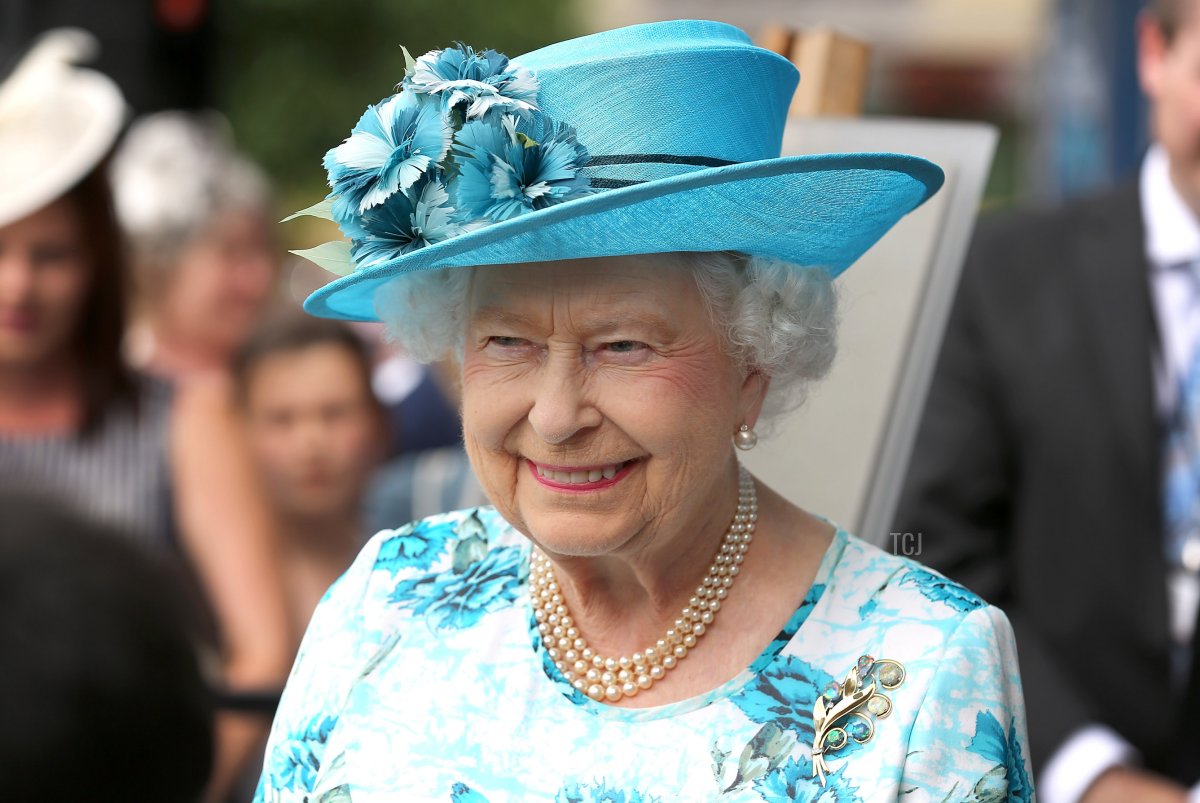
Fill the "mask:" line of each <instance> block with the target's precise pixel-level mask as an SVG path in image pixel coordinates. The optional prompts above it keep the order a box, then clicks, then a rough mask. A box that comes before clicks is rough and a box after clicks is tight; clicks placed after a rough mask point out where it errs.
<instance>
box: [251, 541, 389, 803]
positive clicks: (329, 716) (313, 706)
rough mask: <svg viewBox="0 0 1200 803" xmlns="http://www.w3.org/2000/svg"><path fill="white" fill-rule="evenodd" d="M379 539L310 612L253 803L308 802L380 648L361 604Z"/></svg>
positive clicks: (271, 734) (357, 559) (366, 548)
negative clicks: (349, 702) (355, 689)
mask: <svg viewBox="0 0 1200 803" xmlns="http://www.w3.org/2000/svg"><path fill="white" fill-rule="evenodd" d="M383 535H384V534H383V533H381V534H380V535H378V536H376V537H375V538H374V539H372V540H371V541H370V543H368V544H367V546H366V547H364V548H363V550H362V552H361V553H359V556H358V557H357V558H356V559H355V561H354V563H353V564H352V565H351V566H350V568H349V569H347V570H346V573H345V574H343V575H342V577H341V578H339V579H338V580H337V581H336V582H335V583H334V584H333V585H332V586H331V587H330V588H329V590H328V591H327V592H326V593H325V596H324V597H323V598H322V599H321V602H320V603H319V604H318V605H317V609H316V611H315V612H314V613H313V617H312V620H311V621H310V622H309V625H308V629H307V630H306V631H305V633H304V638H303V640H302V641H301V643H300V650H299V653H298V654H297V657H296V662H295V664H294V665H293V666H292V671H291V674H289V675H288V681H287V686H286V687H285V689H284V692H283V696H282V697H281V698H280V701H279V708H278V710H277V711H276V713H275V721H274V723H273V724H272V726H271V733H270V737H269V738H268V740H267V749H266V755H265V758H264V763H263V773H262V777H261V778H260V780H259V782H258V790H257V792H256V793H255V796H254V803H284V802H285V801H289V802H290V801H305V800H307V799H308V794H309V793H310V792H312V791H313V788H314V786H315V784H316V781H317V778H318V775H319V773H320V771H321V769H322V765H323V761H324V753H325V747H326V744H327V743H328V741H329V736H330V734H331V733H332V732H333V730H334V729H335V728H336V727H337V721H338V716H339V714H340V713H341V711H342V708H343V706H344V704H345V701H346V698H347V695H348V694H349V693H350V690H351V687H352V685H353V683H354V680H355V679H356V678H357V677H358V674H359V672H360V671H361V669H362V667H363V665H364V663H365V662H366V661H368V660H369V658H370V656H371V655H373V654H374V652H375V651H376V650H377V649H378V645H377V644H376V642H377V641H378V639H377V638H373V637H371V636H370V632H369V628H368V627H366V625H365V623H364V620H363V616H364V613H363V612H364V605H363V601H364V597H365V596H366V594H367V591H368V587H369V586H368V582H369V580H370V577H371V573H372V570H373V569H374V568H375V563H376V559H377V556H378V553H379V543H380V538H381V537H382V536H383Z"/></svg>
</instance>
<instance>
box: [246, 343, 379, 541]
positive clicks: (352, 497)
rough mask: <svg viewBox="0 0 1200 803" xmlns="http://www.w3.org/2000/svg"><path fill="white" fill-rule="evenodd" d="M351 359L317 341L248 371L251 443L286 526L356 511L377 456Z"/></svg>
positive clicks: (374, 425)
mask: <svg viewBox="0 0 1200 803" xmlns="http://www.w3.org/2000/svg"><path fill="white" fill-rule="evenodd" d="M370 393H371V390H370V388H369V387H368V386H367V385H366V382H365V380H364V377H363V374H362V370H361V368H360V366H359V363H358V361H357V359H356V358H355V356H354V355H351V354H350V353H349V352H348V351H347V350H346V348H345V347H344V346H340V345H336V344H331V343H321V344H316V345H313V346H308V347H304V348H300V349H296V350H293V351H281V352H276V353H274V354H269V355H268V356H266V357H264V358H263V359H261V360H260V361H259V362H258V363H257V364H255V365H254V367H253V368H252V369H251V370H250V373H249V376H248V377H247V384H246V390H245V410H246V420H247V425H248V428H249V434H250V444H251V448H252V449H253V451H254V456H255V459H256V461H257V463H258V466H259V469H260V471H261V473H262V476H263V477H264V478H265V480H266V483H267V486H268V490H269V493H270V496H271V500H272V502H273V504H274V505H275V506H276V509H277V510H278V511H279V512H280V513H281V514H282V515H283V516H284V518H285V520H287V521H290V522H295V521H297V520H301V521H303V520H321V519H328V518H329V517H335V516H352V515H355V514H356V513H357V510H358V505H359V502H360V500H361V497H362V494H363V492H364V490H365V488H366V485H367V482H368V480H369V479H370V475H371V471H372V469H373V468H374V467H375V465H376V464H377V462H378V456H379V454H380V447H379V443H380V442H381V440H382V439H381V438H380V432H379V429H380V426H381V422H380V415H379V412H378V408H377V406H376V405H375V402H374V399H373V398H372V397H371V395H370Z"/></svg>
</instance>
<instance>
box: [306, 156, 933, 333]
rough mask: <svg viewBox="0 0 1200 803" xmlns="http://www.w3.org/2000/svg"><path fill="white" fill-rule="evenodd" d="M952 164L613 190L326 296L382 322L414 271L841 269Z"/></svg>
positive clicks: (704, 178)
mask: <svg viewBox="0 0 1200 803" xmlns="http://www.w3.org/2000/svg"><path fill="white" fill-rule="evenodd" d="M943 181H944V174H943V173H942V170H941V168H939V167H938V166H937V165H935V164H933V163H932V162H929V161H927V160H925V159H921V158H919V157H916V156H907V155H903V154H892V153H851V154H842V153H836V154H821V155H813V156H787V157H782V158H778V159H768V160H764V161H760V162H748V163H742V164H733V165H727V166H723V167H714V168H707V169H703V170H697V171H694V172H691V173H684V174H681V175H676V176H671V177H669V178H663V179H659V180H656V181H649V182H645V183H642V184H634V185H631V186H628V187H622V188H619V189H613V190H606V191H604V192H598V193H596V194H594V195H589V196H585V197H583V198H580V199H577V200H574V201H569V202H566V203H562V204H558V205H556V206H551V207H548V208H546V209H541V210H538V211H536V212H530V213H527V214H525V215H521V216H519V217H516V218H513V219H511V220H507V221H504V222H502V223H496V224H493V225H490V226H486V227H484V228H481V229H477V230H475V231H472V232H469V233H467V234H463V235H459V236H457V237H453V238H451V239H449V240H444V241H442V242H440V243H435V244H433V245H429V246H426V247H424V248H421V249H419V250H416V251H413V252H411V253H408V254H405V255H403V256H401V257H399V258H397V259H394V260H391V261H388V262H384V263H380V264H377V265H372V266H370V267H366V268H361V269H359V270H356V271H355V272H354V273H352V274H350V275H348V276H344V277H342V278H339V279H337V280H335V281H333V282H330V283H329V284H327V285H325V286H324V287H322V288H321V289H319V290H317V291H316V292H314V293H313V294H312V295H310V296H309V297H308V299H307V300H306V301H305V303H304V308H305V309H306V310H307V311H308V312H310V313H312V314H313V315H317V316H320V317H325V318H340V319H344V320H352V321H375V320H378V317H377V316H376V313H375V294H376V292H377V291H378V290H379V288H380V287H382V286H383V285H385V284H387V283H388V282H389V281H391V280H393V279H395V278H396V277H397V276H399V275H401V274H405V273H412V272H416V271H425V270H439V269H445V268H454V267H467V266H483V265H505V264H514V263H526V262H547V261H552V260H560V259H581V258H588V257H604V256H623V255H630V254H649V253H664V252H674V251H741V252H744V253H748V254H753V255H758V256H769V257H775V258H778V259H783V260H787V261H789V262H794V263H796V264H800V265H811V266H820V267H824V268H826V269H827V270H828V271H829V272H830V273H831V274H832V275H834V276H836V275H838V274H840V273H841V272H842V271H844V270H845V269H846V268H848V267H849V266H850V265H851V264H852V263H853V262H854V261H855V260H857V259H858V258H859V257H860V256H862V254H863V253H864V252H866V250H867V249H868V248H870V247H871V246H872V245H873V244H874V243H875V242H876V241H878V240H879V238H880V237H882V236H883V235H884V234H885V233H886V232H887V231H888V230H889V229H890V228H891V227H892V226H893V225H895V223H896V222H897V221H898V220H899V219H900V218H901V217H903V216H904V215H906V214H907V213H909V212H911V211H912V210H913V209H916V208H917V207H918V206H920V205H921V204H922V203H923V202H924V201H925V200H926V199H927V198H929V197H930V196H931V195H933V193H935V192H936V191H937V190H938V188H940V187H941V185H942V182H943Z"/></svg>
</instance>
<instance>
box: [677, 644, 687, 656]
mask: <svg viewBox="0 0 1200 803" xmlns="http://www.w3.org/2000/svg"><path fill="white" fill-rule="evenodd" d="M675 657H676V658H685V657H687V647H685V646H683V645H682V644H676V645H675Z"/></svg>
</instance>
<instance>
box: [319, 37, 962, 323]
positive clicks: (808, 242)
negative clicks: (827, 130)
mask: <svg viewBox="0 0 1200 803" xmlns="http://www.w3.org/2000/svg"><path fill="white" fill-rule="evenodd" d="M405 55H406V56H407V53H406V54H405ZM797 80H798V73H797V71H796V68H795V67H794V66H793V65H792V63H791V62H789V61H788V60H787V59H784V58H783V57H781V56H779V55H777V54H775V53H772V52H770V51H768V50H764V49H762V48H759V47H756V46H755V45H754V44H753V43H752V42H751V41H750V38H749V37H748V36H747V35H746V34H745V33H744V32H742V31H741V30H739V29H737V28H735V27H732V26H730V25H725V24H722V23H716V22H705V21H697V20H677V21H672V22H662V23H652V24H646V25H636V26H632V27H628V28H621V29H618V30H613V31H607V32H604V33H598V34H593V35H590V36H584V37H581V38H578V39H572V40H569V41H565V42H560V43H558V44H555V45H551V46H549V47H545V48H542V49H540V50H536V51H533V52H532V53H527V54H525V55H523V56H519V57H517V58H514V59H512V60H511V61H510V60H509V59H507V58H505V57H504V56H502V55H501V54H498V53H496V52H494V51H482V52H477V51H474V50H472V49H471V48H469V47H466V46H464V45H458V46H456V47H453V48H448V49H446V50H442V51H433V52H431V53H428V54H426V55H424V56H422V57H421V58H419V59H417V60H415V61H413V60H411V59H410V60H409V67H408V69H407V70H406V72H405V76H404V80H403V82H402V84H401V85H400V87H399V90H400V91H399V92H398V93H397V94H395V95H393V96H391V97H389V98H387V99H385V100H383V101H381V102H380V103H379V104H377V105H374V106H371V107H370V108H368V109H367V111H366V113H365V114H364V115H363V117H362V119H361V120H359V122H358V125H357V126H355V128H354V130H353V131H352V133H351V136H350V137H349V138H348V139H347V140H346V141H345V142H344V143H342V145H340V146H338V147H337V148H334V149H333V150H331V151H330V152H329V153H328V154H327V155H326V158H325V165H326V167H327V169H328V171H329V178H330V185H331V187H332V192H331V193H330V196H329V197H328V198H327V199H326V201H325V202H323V203H321V204H318V205H317V206H315V207H312V208H310V209H308V210H305V211H304V212H303V213H298V214H312V215H317V216H321V217H328V218H330V219H333V220H336V221H337V222H338V224H339V225H340V227H341V229H342V232H343V234H345V235H346V237H347V239H348V242H342V243H326V244H325V245H324V246H319V247H317V248H315V249H309V250H307V251H303V252H297V253H300V254H302V255H304V256H307V257H308V258H310V259H312V260H313V261H315V262H317V263H318V264H321V265H322V266H324V267H326V268H328V269H331V270H334V271H336V272H338V273H342V274H344V275H343V276H342V278H339V279H337V280H335V281H333V282H331V283H330V284H328V285H326V286H325V287H323V288H321V289H320V290H317V291H316V292H315V293H313V294H312V295H311V296H310V297H309V298H308V300H307V302H306V304H305V307H306V309H307V310H308V311H309V312H312V313H314V314H316V315H321V316H326V317H334V318H346V319H351V320H373V319H375V317H376V316H375V305H374V297H375V293H376V291H377V290H378V289H379V288H380V287H381V286H383V285H384V284H386V283H387V282H389V281H390V280H392V279H394V278H395V277H397V276H399V275H401V274H405V273H409V272H413V271H426V270H435V269H445V268H454V267H462V266H479V265H497V264H510V263H525V262H539V261H548V260H559V259H572V258H583V257H601V256H617V255H628V254H644V253H658V252H671V251H739V252H743V253H746V254H751V255H760V256H769V257H775V258H779V259H783V260H787V261H789V262H793V263H797V264H801V265H811V266H822V267H824V268H826V269H827V270H828V271H829V272H830V273H831V274H833V275H837V274H838V273H840V272H841V271H843V270H845V269H846V268H847V267H848V266H849V265H850V264H851V263H853V262H854V261H855V260H856V259H858V257H859V256H861V255H862V254H863V252H865V251H866V250H867V249H868V248H869V247H870V246H871V245H872V244H873V243H875V241H877V240H878V239H879V238H880V237H881V236H883V234H884V233H885V232H887V231H888V229H890V228H891V227H892V225H894V224H895V223H896V221H897V220H899V219H900V218H901V217H902V216H903V215H905V214H906V213H908V212H910V211H911V210H913V209H914V208H916V207H917V206H919V205H920V204H921V203H922V202H923V201H925V200H926V199H927V198H928V197H929V196H930V195H932V194H933V193H934V192H936V191H937V189H938V188H939V187H940V186H941V184H942V181H943V173H942V171H941V169H940V168H938V167H937V166H936V165H934V164H932V163H930V162H928V161H926V160H924V159H920V158H917V157H913V156H906V155H901V154H890V153H854V154H828V155H817V156H790V157H782V158H781V157H780V155H779V154H780V145H781V141H782V137H783V129H784V125H785V122H786V117H787V110H788V106H789V103H790V101H791V99H792V94H793V92H794V91H795V88H796V84H797Z"/></svg>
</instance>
